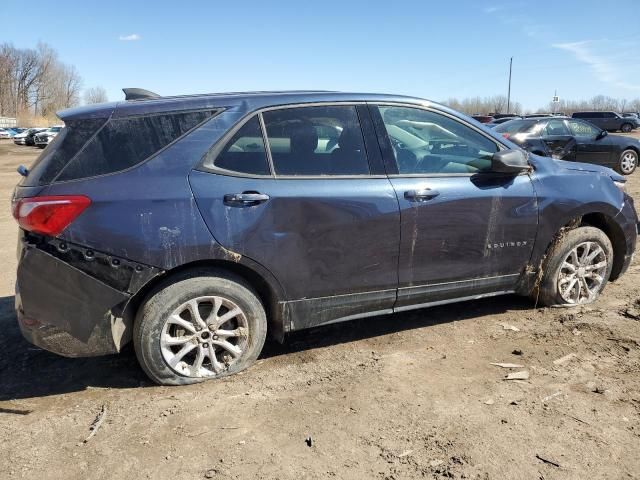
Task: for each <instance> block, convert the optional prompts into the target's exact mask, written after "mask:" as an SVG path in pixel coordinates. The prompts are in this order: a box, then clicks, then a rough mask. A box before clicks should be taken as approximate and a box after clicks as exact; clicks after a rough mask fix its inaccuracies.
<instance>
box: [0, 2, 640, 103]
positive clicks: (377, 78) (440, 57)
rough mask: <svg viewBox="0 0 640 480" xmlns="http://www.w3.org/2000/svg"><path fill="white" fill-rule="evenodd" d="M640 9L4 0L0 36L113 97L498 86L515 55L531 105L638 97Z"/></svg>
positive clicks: (516, 92) (438, 93)
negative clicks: (50, 54) (56, 61)
mask: <svg viewBox="0 0 640 480" xmlns="http://www.w3.org/2000/svg"><path fill="white" fill-rule="evenodd" d="M30 12H31V13H30ZM38 12H39V13H38ZM31 19H33V20H31ZM639 21H640V0H617V1H616V0H610V1H606V2H605V1H602V0H557V1H547V0H539V1H536V2H524V1H518V0H497V1H482V0H477V1H474V0H447V1H437V2H432V1H427V0H422V1H419V0H416V1H407V2H403V1H400V0H397V1H384V2H377V1H375V0H371V1H351V0H340V1H334V0H323V1H305V0H299V1H277V0H271V1H265V0H262V1H242V0H239V1H228V0H226V1H224V2H223V1H196V0H189V1H186V0H185V1H176V0H171V1H164V0H154V1H148V2H147V1H145V2H142V1H136V0H129V1H120V0H112V1H92V0H84V1H75V0H73V1H72V0H65V1H57V2H51V1H46V2H45V1H40V0H35V1H30V2H28V8H26V6H25V5H23V4H21V3H20V2H3V5H2V6H1V7H0V42H5V41H8V42H12V43H13V44H14V45H16V46H18V47H33V46H35V45H36V43H37V42H38V41H44V42H46V43H48V44H50V45H51V46H52V47H54V48H55V49H56V50H57V51H58V52H59V54H60V58H61V60H63V61H65V62H67V63H71V64H74V65H75V66H76V67H77V68H78V70H79V72H80V74H81V75H82V77H83V80H84V86H85V87H91V86H96V85H102V86H104V87H105V88H106V89H107V92H108V94H109V97H110V99H111V100H117V99H121V98H123V95H122V92H121V91H120V88H122V87H125V86H129V87H131V86H135V87H143V88H147V89H150V90H153V91H156V92H158V93H160V94H163V95H171V94H181V93H198V92H219V91H233V90H275V89H306V88H317V89H329V90H345V91H367V92H388V93H399V94H409V95H416V96H420V97H425V98H429V99H432V100H443V99H446V98H448V97H452V96H456V97H465V96H476V95H479V96H487V95H494V94H500V93H504V94H506V90H507V73H508V62H509V57H510V56H513V57H514V74H513V86H512V98H513V99H514V100H517V101H520V102H521V103H522V104H523V105H524V107H525V108H535V107H538V106H542V105H544V104H546V103H547V102H548V101H549V100H550V98H551V96H552V95H553V92H554V90H555V89H557V90H558V94H559V95H560V96H561V97H563V98H568V99H581V98H589V97H591V96H593V95H597V94H603V95H609V96H613V97H625V98H629V99H632V98H638V97H640V27H639V26H638V25H640V24H639V23H638V22H639Z"/></svg>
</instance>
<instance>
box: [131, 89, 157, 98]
mask: <svg viewBox="0 0 640 480" xmlns="http://www.w3.org/2000/svg"><path fill="white" fill-rule="evenodd" d="M122 91H123V92H124V99H125V100H145V99H148V98H159V97H160V95H158V94H157V93H153V92H150V91H149V90H145V89H144V88H123V89H122Z"/></svg>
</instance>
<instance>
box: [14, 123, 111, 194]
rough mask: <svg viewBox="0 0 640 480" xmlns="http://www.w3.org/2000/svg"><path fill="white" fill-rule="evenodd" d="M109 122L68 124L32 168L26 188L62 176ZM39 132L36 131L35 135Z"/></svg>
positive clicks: (25, 183) (49, 181)
mask: <svg viewBox="0 0 640 480" xmlns="http://www.w3.org/2000/svg"><path fill="white" fill-rule="evenodd" d="M106 122H107V119H106V118H94V119H89V120H78V121H70V122H67V124H66V125H65V128H63V129H61V130H60V131H59V132H58V135H57V136H56V137H55V138H54V139H53V141H52V142H51V144H50V145H49V146H48V148H47V149H46V150H44V151H43V152H42V154H40V156H39V157H38V158H37V159H36V161H35V163H34V164H33V165H32V166H31V172H30V173H29V176H28V177H27V178H26V179H25V181H24V182H23V185H25V186H36V185H46V184H48V183H51V182H52V181H53V180H54V179H55V178H56V177H57V176H58V174H60V172H61V171H62V169H63V168H64V167H65V166H66V165H67V164H68V163H69V160H71V159H72V158H73V157H74V156H75V155H76V154H77V153H78V152H79V151H80V149H81V148H82V147H83V146H84V144H85V143H87V141H88V140H89V139H90V138H91V137H92V136H93V135H94V134H95V133H96V132H97V131H98V130H99V129H100V128H101V127H102V126H103V125H104V124H105V123H106ZM38 131H39V130H35V131H34V132H33V133H34V134H35V133H36V132H38Z"/></svg>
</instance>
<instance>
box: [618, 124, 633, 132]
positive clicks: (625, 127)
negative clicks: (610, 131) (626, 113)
mask: <svg viewBox="0 0 640 480" xmlns="http://www.w3.org/2000/svg"><path fill="white" fill-rule="evenodd" d="M631 130H633V125H631V124H630V123H624V124H622V126H621V127H620V131H622V132H624V133H629V132H631Z"/></svg>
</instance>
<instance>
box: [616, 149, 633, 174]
mask: <svg viewBox="0 0 640 480" xmlns="http://www.w3.org/2000/svg"><path fill="white" fill-rule="evenodd" d="M637 166H638V152H636V151H635V150H631V149H629V150H625V151H624V152H622V153H621V154H620V160H618V171H619V172H620V173H622V174H623V175H631V174H632V173H633V172H634V171H635V170H636V167H637Z"/></svg>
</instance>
